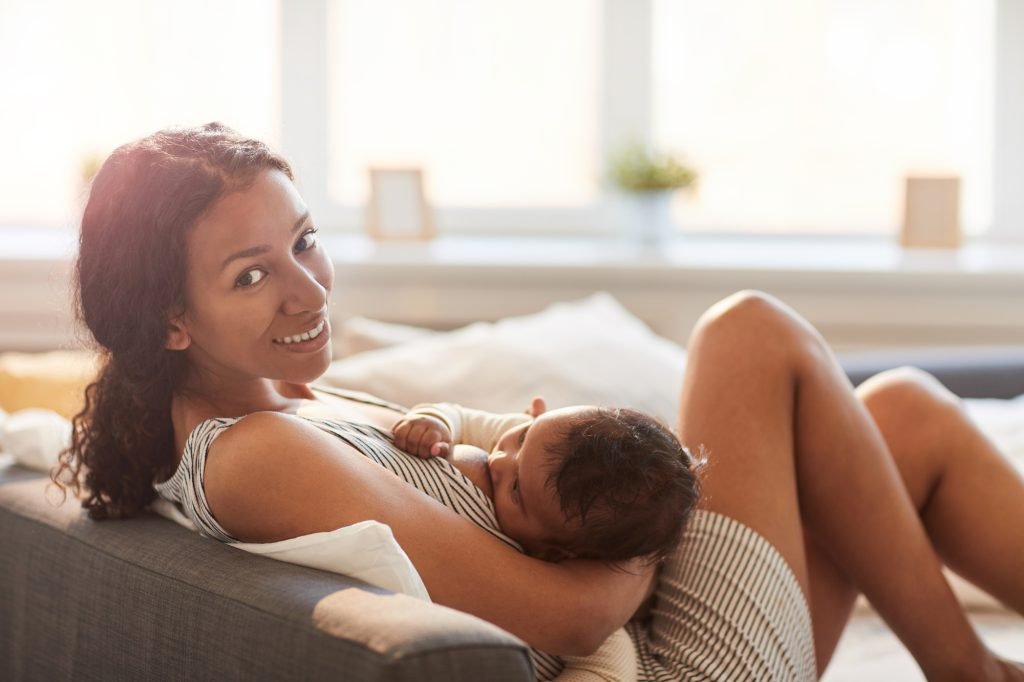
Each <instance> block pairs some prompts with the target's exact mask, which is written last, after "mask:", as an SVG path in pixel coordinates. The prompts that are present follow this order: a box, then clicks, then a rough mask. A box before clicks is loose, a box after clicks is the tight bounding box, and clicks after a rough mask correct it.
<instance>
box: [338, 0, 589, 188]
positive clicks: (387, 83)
mask: <svg viewBox="0 0 1024 682" xmlns="http://www.w3.org/2000/svg"><path fill="white" fill-rule="evenodd" d="M600 5H601V3H599V2H594V1H593V0H559V1H558V2H550V1H549V0H514V1H513V0H505V1H500V2H499V1H496V0H490V1H488V2H479V1H477V0H432V1H431V2H422V1H420V0H347V1H343V0H337V1H335V2H331V3H330V5H329V17H330V18H329V22H328V26H329V33H328V52H329V56H328V60H329V63H328V74H329V75H328V79H329V83H330V87H329V111H330V141H329V145H330V146H329V162H328V163H329V165H328V178H329V180H328V183H329V192H330V194H331V197H332V198H333V199H334V200H335V201H337V202H339V203H341V204H345V205H362V204H363V202H364V201H365V200H366V195H367V191H368V180H367V168H368V167H370V166H385V167H386V166H417V167H421V168H423V169H424V171H425V176H426V182H427V184H428V191H429V194H430V196H431V199H432V200H433V201H434V202H435V203H436V204H438V205H445V206H460V207H474V208H476V207H496V208H497V207H517V208H521V207H566V206H578V205H586V204H590V203H591V202H592V201H593V200H594V198H595V196H596V194H597V192H598V187H599V183H600V177H599V167H600V160H599V159H598V158H597V155H598V153H599V145H598V142H599V130H598V125H599V117H598V113H599V112H598V104H599V96H600V92H599V90H598V84H599V72H598V70H599V66H600V56H601V55H600V50H601V46H600V44H599V40H600V24H599V19H600Z"/></svg>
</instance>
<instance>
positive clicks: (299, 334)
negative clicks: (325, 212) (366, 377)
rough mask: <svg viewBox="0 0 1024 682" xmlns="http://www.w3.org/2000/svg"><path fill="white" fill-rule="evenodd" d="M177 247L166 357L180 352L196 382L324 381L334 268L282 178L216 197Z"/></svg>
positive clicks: (265, 175)
mask: <svg viewBox="0 0 1024 682" xmlns="http://www.w3.org/2000/svg"><path fill="white" fill-rule="evenodd" d="M187 247H188V248H187V251H188V253H187V263H188V271H187V273H186V283H185V284H186V301H187V302H186V310H185V312H184V313H183V314H182V315H181V316H180V317H177V318H175V319H174V320H172V324H171V332H170V334H169V337H168V347H170V348H175V349H177V350H185V352H186V353H187V354H188V357H189V361H190V363H191V365H192V367H193V369H195V370H197V371H198V373H199V375H200V377H201V378H202V379H210V378H216V379H218V380H223V381H225V382H233V381H245V380H251V379H258V378H267V379H278V380H284V381H291V382H296V383H305V382H308V381H312V380H313V379H315V378H317V377H318V376H320V375H321V374H322V373H323V372H324V370H325V369H326V368H327V365H328V364H329V363H330V360H331V344H330V337H331V333H330V331H331V330H330V323H329V321H328V319H327V312H328V309H327V298H328V294H329V292H330V290H331V285H332V284H333V282H334V268H333V266H332V265H331V261H330V258H328V255H327V254H326V253H325V252H324V250H323V248H322V247H321V246H320V244H318V242H317V238H316V230H315V228H314V227H313V224H312V222H311V220H310V217H309V211H308V210H307V209H306V206H305V204H304V203H303V201H302V198H301V197H300V196H299V194H298V192H297V191H296V190H295V186H294V185H293V184H292V182H291V180H289V179H288V176H286V175H285V174H284V173H282V172H280V171H278V170H268V171H264V172H261V173H260V174H259V176H257V178H256V180H255V182H253V183H252V185H251V186H249V187H248V188H246V189H245V190H243V191H239V192H234V193H231V194H228V195H226V196H224V197H222V198H221V199H220V200H219V201H218V202H217V203H216V204H214V205H213V206H212V207H211V209H210V210H209V211H207V212H206V213H205V214H204V215H203V217H202V218H201V219H200V220H199V222H198V223H197V224H196V226H195V228H194V229H193V230H192V232H191V234H190V235H189V238H188V244H187ZM304 334H306V335H308V336H307V337H306V338H307V340H302V338H303V335H304Z"/></svg>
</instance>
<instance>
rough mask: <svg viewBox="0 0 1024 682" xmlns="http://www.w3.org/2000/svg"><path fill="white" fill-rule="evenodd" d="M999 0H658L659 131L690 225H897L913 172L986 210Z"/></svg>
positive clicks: (977, 218) (979, 212)
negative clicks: (675, 168) (683, 160)
mask: <svg viewBox="0 0 1024 682" xmlns="http://www.w3.org/2000/svg"><path fill="white" fill-rule="evenodd" d="M993 13H994V4H993V0H831V1H827V2H808V1H807V0H776V1H775V2H770V3H765V2H759V1H758V0H719V1H717V2H707V1H706V0H654V15H653V26H654V53H653V62H654V118H655V120H654V138H655V140H656V141H657V142H659V143H661V144H663V145H666V146H669V147H672V148H674V149H677V150H679V151H681V152H683V153H685V155H686V157H687V158H688V159H689V160H690V161H692V162H693V163H694V165H696V166H697V168H698V169H699V170H700V174H701V178H700V184H699V189H698V191H697V192H696V194H695V195H694V196H692V197H690V198H688V199H687V200H685V201H681V202H678V205H677V212H678V218H679V222H680V223H682V225H683V227H684V229H686V230H705V229H706V230H715V231H734V232H735V231H740V232H757V231H767V232H845V233H859V234H864V233H885V234H892V233H893V231H894V230H896V229H897V226H898V225H899V222H900V211H901V205H902V204H901V202H902V193H903V178H904V177H905V176H906V175H908V174H923V175H940V174H941V175H946V174H953V175H959V176H960V177H961V178H962V215H963V222H964V227H965V229H966V231H967V232H968V233H977V232H980V231H982V230H984V229H985V228H987V227H988V224H989V223H990V222H991V213H992V201H991V196H990V195H991V191H992V177H991V175H992V174H991V168H990V167H991V165H992V141H991V139H992V118H993V106H992V89H993V61H994V55H993V47H992V46H993V40H994V29H995V25H994V19H993Z"/></svg>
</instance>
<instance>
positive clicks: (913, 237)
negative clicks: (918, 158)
mask: <svg viewBox="0 0 1024 682" xmlns="http://www.w3.org/2000/svg"><path fill="white" fill-rule="evenodd" d="M960 242H961V230H960V178H959V177H957V176H908V177H907V178H906V186H905V189H904V195H903V226H902V228H901V230H900V244H901V245H902V246H903V247H905V248H944V249H956V248H959V247H960Z"/></svg>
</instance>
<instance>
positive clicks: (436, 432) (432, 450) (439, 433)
mask: <svg viewBox="0 0 1024 682" xmlns="http://www.w3.org/2000/svg"><path fill="white" fill-rule="evenodd" d="M391 432H392V433H393V434H394V435H395V446H396V447H398V448H400V449H402V450H405V451H406V452H408V453H409V454H410V455H416V456H417V457H421V458H423V459H429V458H430V457H447V456H448V455H449V454H450V453H451V451H452V432H451V430H450V429H449V428H448V425H447V424H445V423H444V422H443V421H441V420H440V419H437V418H435V417H428V416H426V415H422V414H414V413H409V414H407V415H405V416H404V417H402V418H401V419H399V420H398V421H397V422H395V425H394V426H392V427H391Z"/></svg>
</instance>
